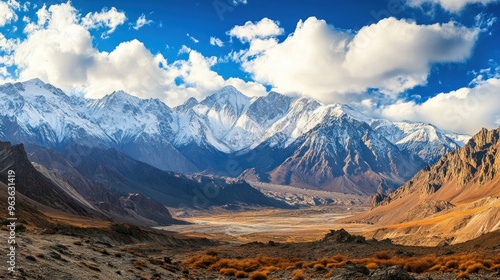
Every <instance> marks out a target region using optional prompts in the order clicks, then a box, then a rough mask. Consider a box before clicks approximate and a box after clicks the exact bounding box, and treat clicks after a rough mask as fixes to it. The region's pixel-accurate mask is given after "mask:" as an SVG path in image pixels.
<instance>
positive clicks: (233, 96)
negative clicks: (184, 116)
mask: <svg viewBox="0 0 500 280" xmlns="http://www.w3.org/2000/svg"><path fill="white" fill-rule="evenodd" d="M249 102H250V97H248V96H246V95H244V94H243V93H241V92H240V91H238V90H237V89H236V88H235V87H233V86H225V87H223V88H222V89H220V90H219V91H217V92H216V93H214V94H212V95H210V96H209V97H207V98H205V100H203V101H202V102H201V104H203V105H206V106H209V107H212V106H214V105H215V104H218V105H219V106H221V107H222V106H224V105H228V104H230V105H232V106H233V107H235V108H237V107H241V106H246V105H247V104H248V103H249Z"/></svg>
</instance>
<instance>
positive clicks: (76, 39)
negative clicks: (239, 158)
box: [0, 0, 500, 133]
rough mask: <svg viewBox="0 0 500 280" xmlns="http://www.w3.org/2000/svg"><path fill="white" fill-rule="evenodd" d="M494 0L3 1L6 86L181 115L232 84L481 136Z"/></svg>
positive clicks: (498, 9)
mask: <svg viewBox="0 0 500 280" xmlns="http://www.w3.org/2000/svg"><path fill="white" fill-rule="evenodd" d="M499 15H500V1H497V0H385V1H368V0H367V1H327V0H316V1H281V0H280V1H261V0H207V1H194V0H169V1H150V0H143V1H83V0H75V1H72V2H67V1H32V2H29V3H28V2H16V1H14V0H9V1H2V2H0V82H2V83H4V82H12V81H23V80H26V79H30V78H34V77H38V78H41V79H42V80H44V81H46V82H49V83H52V84H54V85H56V86H58V87H61V88H62V89H63V90H65V91H66V92H68V93H73V94H83V95H86V96H87V97H91V98H99V97H102V96H103V95H105V94H107V93H110V92H112V91H113V90H120V89H121V90H125V91H127V92H129V93H130V94H134V95H136V96H139V97H142V98H150V97H153V98H159V99H161V100H163V101H165V102H166V103H167V104H168V105H170V106H176V105H179V104H181V103H182V102H184V101H185V100H187V99H188V98H189V97H195V98H197V99H198V100H201V99H203V98H204V97H206V96H207V95H209V94H212V93H214V92H215V91H217V90H218V89H220V88H221V87H223V86H225V85H233V86H235V87H237V88H238V89H239V90H240V91H242V92H243V93H245V94H247V95H249V96H259V95H265V94H267V92H268V91H269V90H276V91H278V92H281V93H283V94H287V95H290V96H297V97H298V96H303V97H312V98H316V99H318V100H320V101H322V102H324V103H334V102H340V103H346V104H349V105H351V106H352V107H355V108H357V109H358V110H360V111H362V112H364V113H366V114H368V115H371V116H375V117H384V118H389V119H392V120H403V119H404V120H412V121H424V122H430V123H434V124H436V125H438V126H440V127H443V128H445V129H450V130H454V131H458V132H463V133H474V132H475V131H478V130H479V129H480V128H481V127H483V126H484V127H488V128H493V127H497V126H499V125H500V110H499V109H498V108H496V107H497V106H496V104H500V96H499V95H500V79H499V78H500V67H499V66H498V63H499V62H500V53H499V49H498V42H500V38H499V37H500V35H499V31H500V30H499V29H500V27H499V23H498V20H497V17H498V16H499Z"/></svg>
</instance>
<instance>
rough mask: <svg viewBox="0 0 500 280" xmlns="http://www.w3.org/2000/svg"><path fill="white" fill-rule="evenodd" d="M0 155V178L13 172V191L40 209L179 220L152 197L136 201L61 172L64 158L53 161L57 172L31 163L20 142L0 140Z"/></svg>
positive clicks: (140, 220)
mask: <svg viewBox="0 0 500 280" xmlns="http://www.w3.org/2000/svg"><path fill="white" fill-rule="evenodd" d="M0 155H1V156H0V158H1V159H0V179H1V181H2V182H4V183H5V184H7V183H8V171H9V170H12V171H14V172H15V182H16V192H17V193H18V194H19V195H21V196H23V197H26V198H27V199H28V200H30V201H34V202H36V203H34V207H35V209H38V210H39V211H41V212H51V213H52V212H54V211H57V212H58V213H64V215H68V214H69V215H75V216H82V217H89V218H95V219H100V220H114V221H116V222H128V223H132V224H138V225H149V226H151V225H170V224H175V223H182V222H180V221H178V220H175V219H173V218H172V216H171V215H170V213H169V212H168V210H167V209H166V208H165V207H164V206H163V205H162V204H160V203H158V202H156V201H154V200H152V199H149V198H142V199H141V200H138V199H136V198H133V197H130V195H126V196H125V195H119V194H117V193H114V192H111V191H109V190H108V189H107V188H104V187H103V186H102V185H99V184H94V183H93V182H90V181H89V180H87V179H86V178H85V177H83V176H81V175H79V174H78V172H74V171H73V170H71V168H68V169H67V170H69V172H66V173H65V174H63V173H61V170H62V169H61V167H63V166H64V165H65V164H67V163H65V161H64V159H63V158H57V161H56V160H53V162H54V163H57V165H58V167H59V168H58V169H57V171H56V170H49V169H47V168H46V167H45V166H43V165H40V164H37V163H31V162H30V161H29V159H28V156H27V154H26V151H25V149H24V146H23V145H17V146H12V145H11V144H10V143H7V142H0ZM66 176H67V177H66Z"/></svg>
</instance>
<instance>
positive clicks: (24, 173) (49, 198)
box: [0, 142, 99, 216]
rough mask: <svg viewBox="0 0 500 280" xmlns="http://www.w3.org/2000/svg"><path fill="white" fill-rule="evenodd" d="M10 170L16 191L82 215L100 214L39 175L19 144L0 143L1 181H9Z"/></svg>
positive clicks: (51, 205)
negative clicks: (12, 172) (12, 173)
mask: <svg viewBox="0 0 500 280" xmlns="http://www.w3.org/2000/svg"><path fill="white" fill-rule="evenodd" d="M9 170H12V171H14V172H15V183H16V191H17V192H19V193H22V194H23V195H24V196H26V197H28V198H31V199H33V200H35V201H37V202H39V203H41V204H43V205H47V206H49V207H52V208H55V209H59V210H62V211H64V212H68V213H73V214H78V215H84V216H96V215H98V214H99V213H98V211H96V210H95V209H92V207H91V206H90V205H89V204H88V203H87V202H86V201H85V200H84V199H83V198H82V197H81V196H78V194H74V195H73V194H71V193H68V192H64V191H61V189H60V188H59V187H58V186H57V185H55V184H54V183H53V182H52V181H51V180H50V179H48V178H47V177H45V176H43V175H42V174H40V172H38V171H37V170H36V169H35V168H34V167H33V165H32V164H31V163H30V161H29V160H28V157H27V155H26V152H25V150H24V146H23V145H22V144H21V145H16V146H12V145H11V144H10V143H6V142H0V180H1V182H3V183H4V184H8V172H9ZM89 206H90V207H89Z"/></svg>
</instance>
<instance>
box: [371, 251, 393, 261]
mask: <svg viewBox="0 0 500 280" xmlns="http://www.w3.org/2000/svg"><path fill="white" fill-rule="evenodd" d="M373 257H374V258H376V259H379V260H389V259H391V258H392V256H391V255H390V254H389V253H388V252H386V251H379V252H375V254H373Z"/></svg>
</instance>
